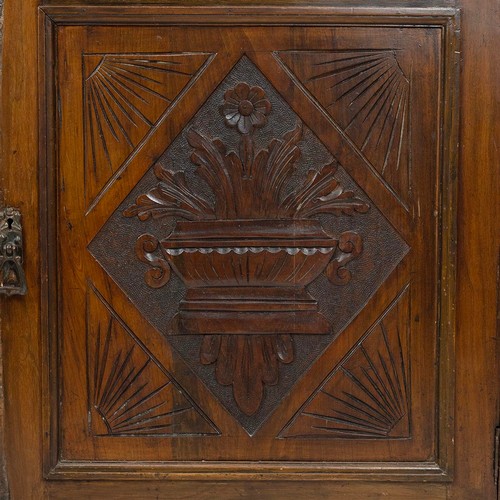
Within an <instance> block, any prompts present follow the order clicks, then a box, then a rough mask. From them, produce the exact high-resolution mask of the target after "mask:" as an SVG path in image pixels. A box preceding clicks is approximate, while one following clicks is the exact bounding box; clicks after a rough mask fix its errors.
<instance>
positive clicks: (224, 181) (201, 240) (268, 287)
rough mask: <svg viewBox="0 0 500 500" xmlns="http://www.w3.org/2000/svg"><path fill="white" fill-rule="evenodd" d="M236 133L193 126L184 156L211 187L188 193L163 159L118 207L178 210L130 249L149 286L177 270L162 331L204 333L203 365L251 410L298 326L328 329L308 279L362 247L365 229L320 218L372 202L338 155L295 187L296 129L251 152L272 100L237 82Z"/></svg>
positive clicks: (333, 277)
mask: <svg viewBox="0 0 500 500" xmlns="http://www.w3.org/2000/svg"><path fill="white" fill-rule="evenodd" d="M221 112H222V114H223V118H224V120H225V123H226V125H227V126H228V127H231V128H235V129H236V131H237V133H238V134H239V135H240V142H239V151H238V152H235V151H228V149H227V147H226V145H225V144H224V143H223V142H222V141H221V140H219V139H213V138H211V137H209V136H208V135H205V134H204V133H203V132H201V131H199V130H194V129H190V130H189V131H188V132H187V141H188V143H189V145H190V147H191V148H192V151H191V161H192V162H193V164H195V165H196V166H197V169H196V172H195V173H196V175H198V176H199V177H200V178H202V179H203V180H204V181H205V182H206V183H207V185H208V186H209V188H210V189H211V191H212V192H213V195H214V200H213V201H211V200H208V199H205V198H204V197H203V196H201V195H200V194H198V193H195V192H194V191H193V190H192V189H191V187H190V185H189V183H188V181H187V179H186V177H185V174H184V172H183V171H175V172H174V171H173V170H170V169H168V168H166V167H165V166H163V165H162V164H160V163H158V164H156V165H155V167H154V173H155V176H156V178H157V180H158V183H157V185H156V186H155V187H154V188H152V189H151V190H150V191H148V192H147V193H145V194H142V195H140V196H139V197H138V198H137V200H136V203H135V204H133V205H132V206H130V207H129V208H127V209H126V210H125V211H124V215H125V216H126V217H135V216H137V217H139V219H141V220H147V219H149V218H151V217H152V218H161V217H175V218H176V219H177V222H176V226H175V229H174V231H173V232H172V233H171V234H170V235H168V237H164V238H162V237H161V236H160V237H158V236H154V235H149V234H145V235H142V236H141V237H140V238H139V239H138V240H137V244H136V254H137V257H138V258H139V259H140V260H141V261H143V262H146V263H149V264H150V265H151V269H149V270H148V271H147V272H146V275H145V280H146V283H147V284H148V285H150V286H152V287H161V286H163V285H165V284H166V283H167V282H168V280H169V278H170V273H171V271H173V272H174V273H176V274H177V275H178V276H179V277H180V278H181V279H182V281H183V282H184V284H185V286H186V289H187V291H186V296H185V298H184V300H182V301H181V303H180V305H179V310H178V312H177V314H176V315H175V317H174V319H173V321H172V322H171V325H170V327H169V334H173V335H186V334H187V335H189V334H191V335H203V336H204V338H203V342H202V345H201V351H200V362H201V363H203V364H212V363H215V377H216V379H217V381H218V382H219V383H220V384H222V385H232V386H233V394H234V398H235V401H236V403H237V405H238V407H239V408H240V410H241V411H243V412H244V413H245V414H247V415H252V414H254V413H256V412H257V411H258V409H259V407H260V405H261V401H262V397H263V392H264V386H265V385H273V384H276V383H278V379H279V365H280V363H291V362H292V361H293V359H294V350H293V340H292V338H293V335H294V334H312V335H321V334H327V333H329V331H330V325H329V323H328V321H327V320H326V318H325V317H324V316H323V315H322V314H321V313H319V312H318V304H317V301H316V300H315V299H314V298H313V297H312V296H311V295H310V294H309V293H308V292H307V290H306V288H305V287H306V286H307V285H308V284H309V283H311V282H312V281H313V280H315V279H316V278H317V277H318V276H319V275H320V274H321V273H325V274H326V276H327V277H328V278H329V279H330V281H331V282H332V283H334V284H336V285H342V284H345V283H347V282H348V281H349V280H350V278H351V272H350V271H349V269H348V267H346V266H347V265H348V263H349V261H351V260H353V259H355V258H356V257H357V256H358V255H360V253H361V252H362V248H363V247H362V239H361V236H360V235H358V234H357V233H355V232H344V233H341V234H339V235H338V236H331V235H329V234H327V233H326V232H325V231H324V230H323V228H322V226H321V224H320V222H319V220H317V219H316V217H317V216H318V215H319V214H333V215H338V216H340V215H354V214H356V213H365V212H366V211H367V210H369V206H368V204H367V203H366V202H365V201H363V200H362V199H360V198H358V197H357V196H356V195H355V194H354V193H353V192H352V191H348V190H345V189H344V188H343V187H342V185H341V183H340V182H339V180H338V179H337V178H336V177H335V174H336V171H337V162H336V161H333V162H332V163H331V164H329V165H326V166H323V167H322V168H320V169H310V170H309V171H308V173H307V175H306V178H305V179H304V181H303V183H302V185H301V186H299V187H297V188H295V189H293V190H291V191H290V189H287V186H288V183H289V182H290V179H291V176H292V175H293V174H294V173H295V171H296V169H297V162H298V160H299V158H300V155H301V151H300V148H299V144H300V142H301V140H302V135H303V127H302V124H301V123H300V122H299V123H298V124H297V125H296V127H295V128H294V129H293V130H291V131H289V132H287V133H286V134H285V135H284V136H283V137H282V138H273V139H272V140H271V142H270V143H269V145H268V147H267V148H265V149H261V150H260V151H256V149H255V141H254V134H255V133H256V131H257V130H258V129H259V128H261V127H263V126H265V125H266V123H267V118H268V115H269V113H270V112H271V104H270V102H269V101H268V99H267V96H266V94H265V92H264V90H263V89H262V88H260V87H256V86H254V87H252V86H250V85H248V84H247V83H239V84H237V85H236V86H235V87H234V88H232V89H229V90H227V91H226V93H225V95H224V104H223V106H222V107H221Z"/></svg>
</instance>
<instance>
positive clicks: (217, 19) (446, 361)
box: [39, 5, 460, 482]
mask: <svg viewBox="0 0 500 500" xmlns="http://www.w3.org/2000/svg"><path fill="white" fill-rule="evenodd" d="M228 24H231V25H239V26H262V25H265V26H325V27H328V26H358V25H370V26H419V27H421V26H426V27H427V26H428V27H434V28H439V29H440V30H441V37H442V40H443V54H442V60H443V66H442V68H441V82H442V87H441V92H442V102H443V103H444V105H443V109H442V110H441V117H440V119H441V137H440V151H439V156H440V157H439V163H440V165H441V189H440V191H439V192H440V200H439V202H440V210H439V214H438V218H439V222H438V224H439V228H440V243H441V246H440V247H441V255H440V269H441V271H440V278H441V280H440V284H441V289H440V291H439V298H440V302H439V346H438V347H439V359H440V367H439V391H438V400H439V404H440V410H439V418H440V420H439V423H438V450H439V452H438V457H437V458H436V460H435V461H429V462H397V463H395V462H376V463H371V462H367V463H359V462H358V463H339V462H321V463H319V462H307V463H302V462H289V463H284V462H280V463H279V464H277V463H274V462H259V463H258V464H256V463H255V462H203V463H201V462H177V463H173V462H161V463H158V462H148V470H146V471H145V470H144V468H141V467H139V466H138V465H136V464H134V463H125V462H92V463H89V462H84V461H65V460H60V457H59V451H58V445H59V437H58V428H57V422H58V415H57V411H51V408H57V405H54V404H51V403H54V402H55V397H56V395H57V379H56V378H57V377H50V373H51V372H52V373H57V372H58V370H57V328H58V319H57V304H56V301H54V300H50V298H51V297H57V293H58V284H57V273H56V272H55V271H56V270H57V262H58V255H57V250H56V248H57V247H56V245H53V244H52V242H54V241H57V229H56V224H53V223H51V222H53V221H55V220H56V207H55V205H54V204H53V203H52V204H51V203H50V200H51V199H53V196H55V195H56V193H57V191H56V189H57V185H56V179H57V165H56V161H55V158H56V156H55V155H54V147H55V144H56V137H55V134H56V127H55V126H53V124H54V123H55V122H56V117H55V116H54V115H55V112H54V111H55V109H56V106H55V96H54V92H53V89H54V88H55V86H54V75H53V73H52V71H51V70H52V68H54V67H55V62H56V61H55V58H56V53H55V40H56V38H57V27H58V26H68V25H99V26H117V25H118V26H124V25H128V26H130V25H137V26H148V25H154V26H169V25H190V26H193V25H194V26H217V25H221V26H222V25H228ZM39 28H40V29H39V36H40V39H39V50H40V52H39V56H40V57H39V61H40V62H39V65H40V66H39V78H40V80H39V85H40V95H42V96H45V99H41V100H40V130H41V131H42V133H41V134H40V137H41V140H40V148H39V158H40V174H39V175H40V177H39V182H40V228H41V229H40V249H41V277H42V278H41V288H42V295H41V296H42V304H41V328H42V342H43V351H42V354H43V359H44V360H48V361H49V362H48V363H44V373H43V382H42V389H43V395H44V401H43V408H42V415H43V420H44V437H43V448H44V460H43V471H44V476H45V478H47V479H65V480H76V479H78V480H88V479H100V480H103V479H119V478H121V479H124V478H126V479H144V478H156V479H167V478H168V479H170V480H172V479H184V480H186V479H189V480H207V479H210V480H242V479H252V480H285V479H286V480H304V479H313V480H344V481H345V480H353V479H356V480H370V481H402V480H404V481H417V482H426V481H434V482H442V481H445V482H450V481H451V480H452V479H453V437H454V425H453V411H454V390H453V388H454V355H455V304H454V301H455V295H456V233H457V229H456V221H457V214H456V199H457V164H458V161H457V159H458V147H457V144H458V88H459V87H458V78H459V56H460V52H459V35H460V11H459V10H458V9H455V8H446V7H445V8H441V7H428V8H411V7H409V8H406V7H390V8H386V7H353V8H342V7H329V6H314V7H313V6H310V7H301V6H283V5H282V6H280V5H277V6H244V7H239V6H237V7H232V6H231V7H228V6H213V7H201V6H188V7H179V6H137V5H130V6H85V7H81V6H55V5H54V6H42V7H40V8H39Z"/></svg>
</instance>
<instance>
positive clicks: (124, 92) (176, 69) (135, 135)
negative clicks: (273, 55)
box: [83, 53, 213, 206]
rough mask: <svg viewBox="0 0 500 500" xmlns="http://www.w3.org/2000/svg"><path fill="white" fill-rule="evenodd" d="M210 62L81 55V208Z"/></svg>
mask: <svg viewBox="0 0 500 500" xmlns="http://www.w3.org/2000/svg"><path fill="white" fill-rule="evenodd" d="M212 57H213V55H212V54H209V53H171V54H127V55H115V54H105V55H102V54H101V55H93V54H89V55H84V56H83V66H84V85H83V93H84V122H85V124H84V126H85V198H86V202H87V206H89V205H91V204H92V201H93V200H94V199H95V198H96V197H97V196H98V195H99V193H100V192H101V190H102V189H103V188H104V187H105V186H106V184H107V183H108V181H109V180H110V179H111V177H112V176H113V174H115V173H116V172H117V171H118V170H119V169H120V167H121V166H122V164H123V162H124V161H125V160H126V159H127V157H128V156H129V155H130V154H131V153H132V152H133V151H134V150H135V149H136V148H137V146H138V145H139V144H140V142H141V141H142V140H143V139H144V138H145V136H146V135H147V134H148V132H150V131H151V130H152V129H153V128H154V127H155V126H156V125H157V123H158V120H159V119H160V118H161V117H162V116H163V115H164V113H165V112H166V110H167V109H169V108H171V107H172V105H173V104H174V102H175V100H176V98H177V97H178V96H179V95H180V94H181V93H182V92H183V91H184V90H185V89H187V88H188V87H189V85H190V84H191V83H192V82H194V80H195V79H196V77H197V76H198V74H199V73H200V72H201V71H202V70H203V69H204V68H205V67H206V66H207V64H208V63H209V61H210V60H211V58H212Z"/></svg>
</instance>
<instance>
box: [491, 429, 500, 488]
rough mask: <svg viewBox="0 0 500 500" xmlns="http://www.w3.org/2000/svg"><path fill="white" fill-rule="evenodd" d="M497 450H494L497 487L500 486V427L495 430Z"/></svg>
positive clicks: (494, 473) (494, 472) (494, 471)
mask: <svg viewBox="0 0 500 500" xmlns="http://www.w3.org/2000/svg"><path fill="white" fill-rule="evenodd" d="M494 446H495V448H494V450H493V475H494V477H495V485H497V486H498V478H499V472H500V470H499V460H500V426H499V427H497V428H496V429H495V444H494Z"/></svg>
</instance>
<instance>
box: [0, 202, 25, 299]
mask: <svg viewBox="0 0 500 500" xmlns="http://www.w3.org/2000/svg"><path fill="white" fill-rule="evenodd" d="M25 293H26V279H25V277H24V270H23V231H22V226H21V212H19V210H17V209H16V208H12V207H7V208H2V209H0V294H3V295H24V294H25Z"/></svg>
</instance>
